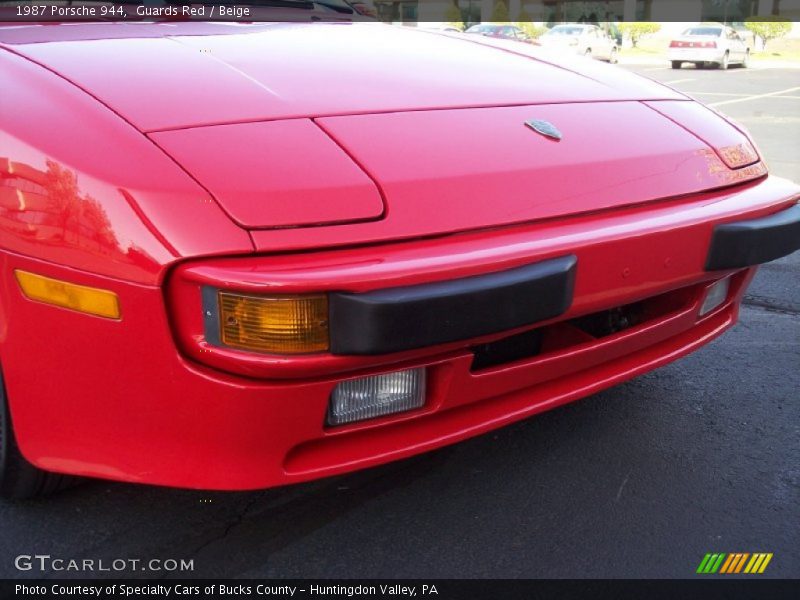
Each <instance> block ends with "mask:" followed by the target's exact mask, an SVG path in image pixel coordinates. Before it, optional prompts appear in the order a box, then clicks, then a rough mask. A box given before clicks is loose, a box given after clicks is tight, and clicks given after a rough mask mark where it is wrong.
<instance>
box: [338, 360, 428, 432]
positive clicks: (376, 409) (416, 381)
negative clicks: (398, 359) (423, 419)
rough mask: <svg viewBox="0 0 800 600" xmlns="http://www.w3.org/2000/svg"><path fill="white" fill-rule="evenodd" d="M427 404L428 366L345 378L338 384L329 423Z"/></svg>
mask: <svg viewBox="0 0 800 600" xmlns="http://www.w3.org/2000/svg"><path fill="white" fill-rule="evenodd" d="M423 404H425V369H424V368H422V369H408V370H406V371H395V372H394V373H385V374H383V375H373V376H372V377H363V378H361V379H353V380H351V381H345V382H342V383H340V384H339V385H337V386H336V388H335V389H334V390H333V394H331V402H330V406H329V407H328V424H329V425H343V424H345V423H353V422H354V421H363V420H364V419H374V418H375V417H380V416H383V415H391V414H394V413H399V412H404V411H407V410H412V409H414V408H419V407H420V406H422V405H423Z"/></svg>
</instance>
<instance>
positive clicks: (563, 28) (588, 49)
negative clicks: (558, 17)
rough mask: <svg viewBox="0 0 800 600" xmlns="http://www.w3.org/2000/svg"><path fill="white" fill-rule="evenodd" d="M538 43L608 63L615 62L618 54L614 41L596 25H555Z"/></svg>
mask: <svg viewBox="0 0 800 600" xmlns="http://www.w3.org/2000/svg"><path fill="white" fill-rule="evenodd" d="M538 41H539V44H540V45H541V46H545V47H549V48H559V49H570V50H572V51H574V52H575V53H576V54H580V55H583V56H591V57H594V58H599V59H601V60H607V61H608V62H610V63H615V62H617V56H618V54H619V47H618V45H617V42H616V40H614V39H613V38H612V37H611V36H609V35H608V33H606V32H605V31H604V30H602V29H601V28H600V27H598V26H597V25H584V24H581V23H572V24H569V25H556V26H555V27H553V28H552V29H551V30H550V31H548V32H547V33H545V34H544V35H543V36H541V37H540V38H539V40H538Z"/></svg>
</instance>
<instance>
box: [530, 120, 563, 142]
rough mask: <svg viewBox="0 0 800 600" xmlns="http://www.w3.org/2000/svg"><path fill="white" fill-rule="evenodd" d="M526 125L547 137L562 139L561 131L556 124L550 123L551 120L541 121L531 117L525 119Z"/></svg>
mask: <svg viewBox="0 0 800 600" xmlns="http://www.w3.org/2000/svg"><path fill="white" fill-rule="evenodd" d="M525 125H527V126H528V127H530V128H531V129H533V130H534V131H535V132H537V133H541V134H542V135H543V136H545V137H549V138H550V139H553V140H556V141H558V140H560V139H561V132H560V131H559V130H558V129H556V127H555V125H553V124H552V123H550V122H549V121H541V120H539V119H530V120H528V121H525Z"/></svg>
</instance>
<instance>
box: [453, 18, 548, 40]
mask: <svg viewBox="0 0 800 600" xmlns="http://www.w3.org/2000/svg"><path fill="white" fill-rule="evenodd" d="M464 33H470V34H473V35H482V36H485V37H489V38H498V39H504V40H514V41H517V42H525V43H528V44H533V43H534V41H533V39H531V36H529V35H528V34H527V33H525V32H524V31H523V30H522V29H520V28H519V27H517V26H515V25H507V24H495V23H478V24H477V25H473V26H472V27H469V28H468V29H467V30H466V31H465V32H464Z"/></svg>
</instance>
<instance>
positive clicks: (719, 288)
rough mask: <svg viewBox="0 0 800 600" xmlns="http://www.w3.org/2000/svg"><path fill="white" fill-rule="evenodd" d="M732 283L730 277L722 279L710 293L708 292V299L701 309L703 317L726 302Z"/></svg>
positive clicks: (712, 287) (713, 286)
mask: <svg viewBox="0 0 800 600" xmlns="http://www.w3.org/2000/svg"><path fill="white" fill-rule="evenodd" d="M730 281H731V280H730V277H726V278H725V279H720V280H719V281H718V282H717V283H715V284H714V285H712V286H711V287H710V288H708V291H707V292H706V299H705V300H703V305H702V306H701V307H700V316H701V317H702V316H704V315H707V314H708V313H710V312H711V311H712V310H714V309H715V308H717V307H718V306H719V305H720V304H722V303H723V302H725V300H726V299H727V298H728V289H729V288H730Z"/></svg>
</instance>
